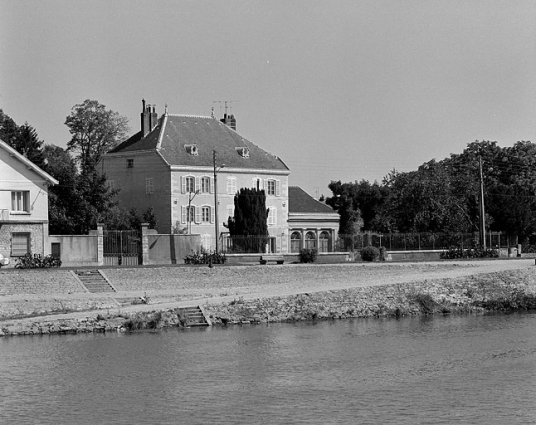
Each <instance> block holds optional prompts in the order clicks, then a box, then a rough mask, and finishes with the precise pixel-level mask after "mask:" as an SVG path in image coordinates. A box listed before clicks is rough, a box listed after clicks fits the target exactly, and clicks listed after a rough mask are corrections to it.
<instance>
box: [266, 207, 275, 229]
mask: <svg viewBox="0 0 536 425" xmlns="http://www.w3.org/2000/svg"><path fill="white" fill-rule="evenodd" d="M267 224H268V226H275V225H276V224H277V209H276V208H275V207H270V208H268V220H267Z"/></svg>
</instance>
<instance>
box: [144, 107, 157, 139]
mask: <svg viewBox="0 0 536 425" xmlns="http://www.w3.org/2000/svg"><path fill="white" fill-rule="evenodd" d="M141 104H142V112H141V114H140V115H141V137H145V136H147V135H148V134H149V133H150V132H151V130H152V129H153V128H154V127H155V126H156V123H157V122H158V114H157V113H156V111H155V105H152V109H151V105H149V104H146V103H145V99H142V100H141Z"/></svg>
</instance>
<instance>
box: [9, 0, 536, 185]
mask: <svg viewBox="0 0 536 425" xmlns="http://www.w3.org/2000/svg"><path fill="white" fill-rule="evenodd" d="M85 99H94V100H98V101H99V102H100V103H102V104H104V105H106V107H107V108H108V109H112V110H114V111H117V112H119V113H120V114H121V115H125V116H127V117H128V118H129V120H130V127H131V130H132V131H131V132H132V134H134V133H136V132H138V131H139V129H140V113H141V110H142V105H141V100H142V99H145V100H146V101H147V102H148V103H149V104H155V105H156V112H157V113H158V114H159V115H160V114H162V113H164V109H165V105H166V104H167V105H168V112H169V113H171V114H188V115H206V116H208V115H210V113H211V108H212V107H214V108H215V114H216V115H217V116H218V117H221V116H223V113H224V112H225V102H227V107H228V110H227V111H228V112H229V113H232V114H234V115H235V117H236V120H237V131H238V132H239V133H240V134H241V135H243V136H244V137H246V138H247V139H249V140H250V141H252V142H253V143H255V144H257V145H258V146H260V147H261V148H263V149H264V150H266V151H268V152H270V153H272V154H274V155H277V156H279V157H280V158H281V159H282V160H283V161H284V162H285V163H286V164H287V166H288V167H289V168H290V170H291V174H290V177H289V184H291V185H293V186H300V187H302V188H303V189H304V190H306V191H307V192H308V193H310V194H311V195H312V196H319V195H321V194H324V195H326V196H329V195H331V191H330V190H329V189H328V185H329V183H330V182H331V181H332V180H335V181H337V180H341V181H342V182H354V181H361V180H362V179H365V180H368V181H370V182H373V181H374V180H377V181H379V182H381V180H382V179H383V178H384V177H385V176H386V175H387V174H388V173H389V172H391V171H392V170H397V171H402V172H403V171H412V170H415V169H416V168H417V167H418V166H419V165H421V164H422V163H424V162H426V161H429V160H431V159H434V158H435V159H437V160H441V159H444V158H446V157H448V156H449V155H450V154H452V153H455V154H456V153H461V152H462V151H463V149H464V148H465V147H466V146H467V144H468V143H470V142H473V141H475V140H494V141H497V142H498V144H499V145H500V146H502V147H505V146H511V145H513V144H514V143H515V142H516V141H519V140H531V141H533V142H535V143H536V1H534V0H528V1H523V0H515V1H512V0H505V1H502V0H501V1H494V0H467V1H456V0H448V1H447V0H441V1H434V0H403V1H401V0H389V1H385V0H370V1H368V0H348V1H337V0H335V1H329V2H328V1H325V0H243V1H242V0H236V1H235V0H226V1H216V0H213V1H212V0H205V1H204V0H191V1H190V0H169V1H168V0H152V1H148V0H147V1H141V0H125V1H122V0H114V1H108V0H102V1H101V0H85V1H74V0H1V1H0V108H1V109H3V111H4V112H5V113H6V114H7V115H9V116H10V117H11V118H13V119H14V120H15V122H17V124H19V125H21V124H23V123H24V122H28V123H29V124H30V125H32V126H33V127H35V129H36V130H37V132H38V134H39V137H40V138H41V139H43V140H44V141H45V143H47V144H54V145H58V146H61V147H66V145H67V142H68V141H69V139H70V134H69V132H68V128H67V127H66V126H65V124H64V123H65V118H66V117H67V116H68V115H69V114H70V112H71V108H72V107H73V106H74V105H76V104H80V103H82V102H83V101H84V100H85Z"/></svg>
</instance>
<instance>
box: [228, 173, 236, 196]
mask: <svg viewBox="0 0 536 425" xmlns="http://www.w3.org/2000/svg"><path fill="white" fill-rule="evenodd" d="M227 193H228V194H229V195H234V194H236V177H227Z"/></svg>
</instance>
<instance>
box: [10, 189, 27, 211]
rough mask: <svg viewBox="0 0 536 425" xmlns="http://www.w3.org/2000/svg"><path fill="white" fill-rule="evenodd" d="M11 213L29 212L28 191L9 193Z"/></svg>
mask: <svg viewBox="0 0 536 425" xmlns="http://www.w3.org/2000/svg"><path fill="white" fill-rule="evenodd" d="M11 211H13V212H30V191H28V190H19V191H14V192H11Z"/></svg>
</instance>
